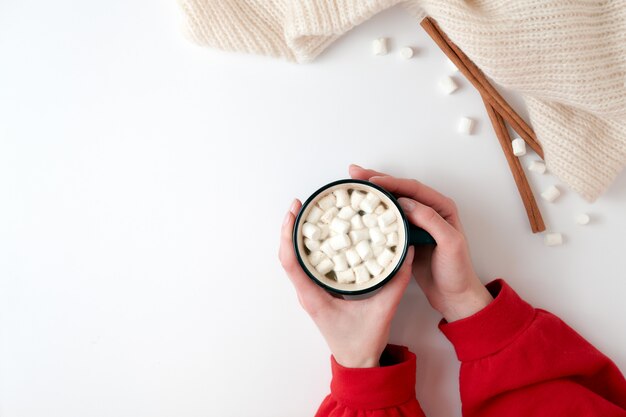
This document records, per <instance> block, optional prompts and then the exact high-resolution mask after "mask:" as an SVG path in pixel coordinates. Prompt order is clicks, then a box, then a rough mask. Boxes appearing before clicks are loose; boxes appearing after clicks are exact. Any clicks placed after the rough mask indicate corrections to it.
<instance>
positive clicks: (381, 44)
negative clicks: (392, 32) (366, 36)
mask: <svg viewBox="0 0 626 417" xmlns="http://www.w3.org/2000/svg"><path fill="white" fill-rule="evenodd" d="M372 53H373V54H374V55H387V38H378V39H374V40H373V41H372Z"/></svg>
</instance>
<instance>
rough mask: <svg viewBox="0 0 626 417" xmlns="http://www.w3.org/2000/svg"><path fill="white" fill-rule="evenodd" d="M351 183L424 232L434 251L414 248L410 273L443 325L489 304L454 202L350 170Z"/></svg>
mask: <svg viewBox="0 0 626 417" xmlns="http://www.w3.org/2000/svg"><path fill="white" fill-rule="evenodd" d="M350 175H351V176H352V178H356V179H361V180H367V181H371V182H373V183H375V184H378V185H380V186H381V187H383V188H384V189H385V190H387V191H389V192H390V193H392V194H394V195H395V196H397V197H400V198H399V200H398V201H399V202H400V205H401V206H402V209H403V211H404V213H405V214H406V216H407V217H408V219H409V221H410V222H411V223H413V224H414V225H416V226H419V227H421V228H422V229H424V230H426V231H427V232H428V233H430V234H431V235H432V236H433V238H434V239H435V241H437V246H435V247H434V248H433V247H417V248H416V249H417V250H416V253H415V259H414V261H413V274H414V275H415V279H416V281H417V283H418V284H419V286H420V287H421V288H422V291H424V294H426V298H428V301H429V302H430V304H431V306H433V308H434V309H436V310H437V311H439V312H440V313H441V314H443V316H444V318H445V319H446V320H447V321H448V322H452V321H455V320H459V319H462V318H464V317H469V316H471V315H472V314H474V313H476V312H478V311H480V310H482V309H483V308H484V307H485V306H487V305H488V304H489V303H490V302H491V301H492V300H493V297H491V294H489V292H488V291H487V289H486V288H485V287H484V286H483V284H482V283H481V282H480V280H479V279H478V277H477V276H476V273H475V272H474V267H473V266H472V261H471V259H470V255H469V249H468V247H467V243H466V241H465V235H464V234H463V227H462V226H461V222H460V220H459V215H458V212H457V209H456V205H455V204H454V201H452V200H451V199H449V198H447V197H445V196H443V195H441V194H439V193H438V192H437V191H435V190H433V189H432V188H430V187H427V186H426V185H424V184H422V183H420V182H418V181H416V180H411V179H402V178H395V177H392V176H389V175H386V174H383V173H380V172H377V171H372V170H369V169H364V168H361V167H359V166H358V165H351V166H350Z"/></svg>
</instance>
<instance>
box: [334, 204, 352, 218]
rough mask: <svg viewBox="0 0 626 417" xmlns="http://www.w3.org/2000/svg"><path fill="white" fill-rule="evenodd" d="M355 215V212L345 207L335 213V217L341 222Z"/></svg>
mask: <svg viewBox="0 0 626 417" xmlns="http://www.w3.org/2000/svg"><path fill="white" fill-rule="evenodd" d="M355 214H356V211H354V209H353V208H352V207H350V206H346V207H343V208H342V209H341V210H339V213H337V217H339V218H340V219H342V220H350V219H351V218H352V217H354V215H355Z"/></svg>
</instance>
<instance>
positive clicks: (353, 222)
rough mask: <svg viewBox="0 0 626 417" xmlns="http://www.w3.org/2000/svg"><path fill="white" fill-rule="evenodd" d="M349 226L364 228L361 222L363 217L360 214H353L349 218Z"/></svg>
mask: <svg viewBox="0 0 626 417" xmlns="http://www.w3.org/2000/svg"><path fill="white" fill-rule="evenodd" d="M350 226H351V227H352V230H361V229H363V228H365V225H364V224H363V218H362V217H361V215H360V214H355V215H354V216H352V218H351V219H350Z"/></svg>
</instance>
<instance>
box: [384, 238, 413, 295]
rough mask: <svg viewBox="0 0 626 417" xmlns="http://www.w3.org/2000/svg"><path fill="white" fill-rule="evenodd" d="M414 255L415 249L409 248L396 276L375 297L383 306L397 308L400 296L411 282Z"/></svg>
mask: <svg viewBox="0 0 626 417" xmlns="http://www.w3.org/2000/svg"><path fill="white" fill-rule="evenodd" d="M414 254H415V249H414V248H413V246H411V247H409V250H408V251H407V253H406V257H405V258H404V262H403V263H402V266H401V267H400V269H399V270H398V272H397V273H396V275H395V276H394V277H393V278H392V279H391V281H390V282H389V283H387V285H385V286H383V288H382V289H381V290H380V292H379V293H378V295H377V297H378V298H379V299H381V301H382V302H383V303H384V304H385V305H393V306H397V304H398V303H399V302H400V299H401V298H402V295H403V294H404V291H405V290H406V287H407V286H408V285H409V281H410V280H411V265H412V264H413V255H414Z"/></svg>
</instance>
